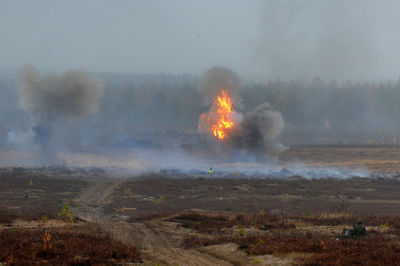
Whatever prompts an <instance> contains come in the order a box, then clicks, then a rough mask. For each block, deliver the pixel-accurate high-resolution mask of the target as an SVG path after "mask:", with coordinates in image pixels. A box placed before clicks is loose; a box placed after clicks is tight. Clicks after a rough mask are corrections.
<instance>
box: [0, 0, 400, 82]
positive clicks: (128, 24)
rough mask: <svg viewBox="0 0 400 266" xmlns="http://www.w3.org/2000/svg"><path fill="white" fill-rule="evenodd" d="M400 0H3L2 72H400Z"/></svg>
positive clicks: (369, 75)
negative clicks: (32, 69)
mask: <svg viewBox="0 0 400 266" xmlns="http://www.w3.org/2000/svg"><path fill="white" fill-rule="evenodd" d="M399 10H400V2H399V1H395V0H388V1H377V0H376V1H368V0H352V1H349V0H343V1H333V0H329V1H328V0H326V1H323V0H304V1H284V0H276V1H262V0H258V1H245V0H242V1H233V0H220V1H215V0H214V1H212V0H209V1H204V0H202V1H200V0H199V1H194V0H180V1H178V0H168V1H166V0H165V1H162V0H159V1H154V0H142V1H135V0H131V1H117V0H114V1H103V0H85V1H82V0H70V1H54V0H48V1H44V0H43V1H42V0H35V1H32V0H26V1H19V0H0V70H2V69H3V70H4V69H19V68H21V67H22V66H23V65H24V64H32V65H34V66H36V67H37V68H38V69H40V70H42V71H57V72H59V71H63V70H65V69H68V68H76V67H83V68H86V69H88V70H90V71H96V72H97V71H117V72H140V73H142V72H161V71H163V72H172V73H182V72H189V73H201V72H203V71H205V70H206V69H207V68H209V67H211V66H214V65H220V66H226V67H230V68H232V69H234V70H236V71H237V72H238V73H239V74H240V75H241V76H242V77H252V78H257V79H263V80H267V79H270V78H277V77H281V78H284V79H286V78H303V77H306V78H309V77H312V76H314V75H319V76H321V77H323V78H327V79H330V78H338V79H348V78H352V79H368V80H371V79H377V78H392V79H397V78H398V76H399V74H400V60H399V59H400V51H399V47H400V15H399Z"/></svg>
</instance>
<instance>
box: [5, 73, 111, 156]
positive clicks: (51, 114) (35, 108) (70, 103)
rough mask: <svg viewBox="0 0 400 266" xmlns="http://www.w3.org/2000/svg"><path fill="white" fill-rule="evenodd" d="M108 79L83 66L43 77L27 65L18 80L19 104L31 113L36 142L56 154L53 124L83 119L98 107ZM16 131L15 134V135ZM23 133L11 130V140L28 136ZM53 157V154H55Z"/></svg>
mask: <svg viewBox="0 0 400 266" xmlns="http://www.w3.org/2000/svg"><path fill="white" fill-rule="evenodd" d="M104 87H105V83H104V81H103V80H102V79H100V78H97V77H94V76H92V75H91V74H90V73H89V72H87V71H86V70H83V69H74V70H69V71H67V72H65V73H63V74H49V75H47V76H44V77H42V76H41V75H40V74H39V73H38V71H37V70H36V69H35V68H34V67H33V66H25V67H24V68H23V69H22V70H21V72H20V74H19V79H18V82H17V86H16V90H17V92H18V96H19V99H18V108H19V109H20V110H23V111H26V112H28V113H29V114H30V117H31V130H30V132H33V133H34V136H33V139H34V141H35V143H36V144H39V146H40V147H41V148H42V149H43V151H44V152H45V153H46V154H45V155H44V156H48V157H54V156H55V157H56V152H55V149H54V147H51V145H50V142H51V138H52V131H53V126H54V125H55V123H65V122H67V121H70V120H74V119H75V120H76V119H81V118H83V117H85V116H88V115H90V114H95V113H97V112H98V111H99V108H100V101H101V99H102V97H103V95H104ZM14 135H16V136H14ZM24 135H26V134H24V133H20V132H18V133H12V134H11V135H10V136H11V137H12V138H10V141H14V142H17V143H16V144H21V143H18V141H20V140H25V141H26V138H21V137H20V136H24ZM53 159H54V158H53Z"/></svg>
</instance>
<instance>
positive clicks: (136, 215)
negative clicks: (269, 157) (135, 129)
mask: <svg viewBox="0 0 400 266" xmlns="http://www.w3.org/2000/svg"><path fill="white" fill-rule="evenodd" d="M279 160H280V162H283V163H285V162H289V161H293V160H297V161H302V162H303V163H304V164H306V165H308V166H313V165H316V166H334V167H350V168H354V169H356V168H364V169H367V170H369V171H370V172H371V173H372V172H373V173H374V174H372V175H371V177H368V178H360V177H353V178H347V179H334V178H323V179H306V178H302V177H301V176H292V177H287V178H262V177H261V178H260V177H259V176H258V177H257V178H252V177H251V176H246V177H244V176H240V175H239V176H238V175H235V174H232V176H224V177H223V178H220V177H218V176H217V177H215V176H207V175H204V176H190V175H186V174H179V175H176V176H175V175H174V174H172V173H170V172H165V171H161V172H152V173H146V174H142V175H140V176H137V175H132V176H124V177H121V176H119V177H117V176H113V175H111V174H108V173H107V172H105V171H102V170H101V169H90V170H88V169H68V168H62V167H60V168H40V169H39V168H3V169H1V171H0V263H3V264H4V263H5V264H13V263H14V264H30V263H39V264H60V263H67V264H68V263H69V264H71V263H72V264H73V263H74V264H106V265H123V264H135V265H155V264H156V265H252V264H255V265H360V264H363V265H398V263H399V262H400V255H399V254H400V194H399V193H398V191H400V179H398V177H397V175H396V173H397V171H398V170H400V169H398V168H399V167H398V166H397V162H398V161H399V160H400V152H399V148H398V147H350V146H348V147H329V146H326V147H322V146H319V147H317V146H314V147H312V146H308V147H292V148H291V149H290V150H288V151H286V152H285V153H283V154H282V155H281V156H280V158H279ZM378 173H385V174H382V175H381V176H380V175H379V174H378ZM387 173H391V174H392V175H390V177H389V176H388V175H386V174H387ZM358 219H362V220H363V222H364V224H365V225H366V229H367V236H366V237H365V238H361V239H344V240H336V238H337V237H338V236H339V235H340V234H341V232H342V230H343V229H344V228H351V227H352V225H353V223H354V222H355V221H356V220H358Z"/></svg>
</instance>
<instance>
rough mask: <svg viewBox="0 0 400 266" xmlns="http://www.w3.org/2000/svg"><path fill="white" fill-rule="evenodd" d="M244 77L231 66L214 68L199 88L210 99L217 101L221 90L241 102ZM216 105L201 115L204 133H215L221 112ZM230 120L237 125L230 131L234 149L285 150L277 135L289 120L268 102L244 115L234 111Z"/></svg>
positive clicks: (259, 152)
mask: <svg viewBox="0 0 400 266" xmlns="http://www.w3.org/2000/svg"><path fill="white" fill-rule="evenodd" d="M239 88H240V79H239V77H238V75H237V74H236V73H235V72H234V71H232V70H230V69H227V68H223V67H213V68H210V69H209V70H208V71H206V72H205V74H203V75H202V77H201V79H200V81H199V86H198V88H197V91H198V92H199V93H201V94H202V95H203V96H205V97H206V99H207V100H208V102H213V101H214V100H215V98H216V97H217V95H219V93H220V91H221V90H226V91H228V92H229V95H230V96H231V97H232V96H233V98H234V102H236V103H237V102H239V97H238V92H239ZM214 108H215V106H212V107H211V109H210V111H209V112H207V113H204V114H202V115H201V116H200V117H199V121H198V127H199V131H200V133H208V134H211V135H212V130H210V124H213V123H214V122H215V121H217V120H218V117H214V116H218V112H217V111H216V110H214ZM230 120H231V121H234V122H235V126H234V127H233V128H232V130H231V131H230V132H229V134H228V140H227V141H226V142H224V143H227V144H228V145H230V146H231V147H233V148H237V149H240V150H243V151H245V152H246V153H252V154H255V155H257V156H264V155H265V154H276V153H279V152H281V151H283V150H284V147H283V145H281V144H280V143H279V142H277V141H276V138H277V137H278V136H279V134H280V133H281V132H282V130H283V129H284V126H285V123H284V120H283V117H282V114H281V113H280V112H279V111H277V110H275V109H274V108H273V107H272V106H271V105H270V104H269V103H268V102H265V103H263V104H261V105H259V106H258V107H256V108H255V109H254V110H253V111H251V112H249V113H246V114H245V115H244V116H243V114H241V113H240V112H236V111H235V110H232V113H231V116H230Z"/></svg>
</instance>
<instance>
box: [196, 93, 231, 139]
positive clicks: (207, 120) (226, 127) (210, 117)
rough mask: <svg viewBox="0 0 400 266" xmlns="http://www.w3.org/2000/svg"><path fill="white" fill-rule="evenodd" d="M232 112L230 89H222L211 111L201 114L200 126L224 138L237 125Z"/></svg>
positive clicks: (219, 137)
mask: <svg viewBox="0 0 400 266" xmlns="http://www.w3.org/2000/svg"><path fill="white" fill-rule="evenodd" d="M232 114H233V110H232V101H231V97H230V96H229V94H228V91H226V90H221V91H220V92H219V94H218V95H217V98H216V99H215V100H214V102H213V104H212V106H211V109H210V111H209V112H208V113H205V114H202V115H201V116H200V119H199V123H198V127H199V129H201V130H204V131H208V132H210V133H211V134H213V135H214V136H215V137H217V138H218V139H220V140H223V139H225V138H227V137H228V136H229V132H230V131H231V130H232V129H233V128H234V126H235V122H234V121H233V120H232Z"/></svg>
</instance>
